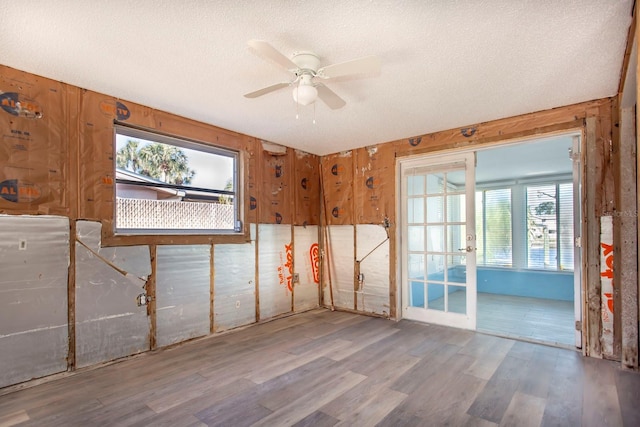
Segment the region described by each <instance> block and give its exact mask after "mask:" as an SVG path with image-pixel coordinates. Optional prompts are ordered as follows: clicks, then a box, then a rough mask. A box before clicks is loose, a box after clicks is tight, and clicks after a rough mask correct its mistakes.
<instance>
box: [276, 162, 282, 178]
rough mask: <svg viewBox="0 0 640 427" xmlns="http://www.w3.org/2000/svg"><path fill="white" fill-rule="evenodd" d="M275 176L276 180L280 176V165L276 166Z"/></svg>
mask: <svg viewBox="0 0 640 427" xmlns="http://www.w3.org/2000/svg"><path fill="white" fill-rule="evenodd" d="M275 175H276V178H280V177H281V176H282V165H276V167H275Z"/></svg>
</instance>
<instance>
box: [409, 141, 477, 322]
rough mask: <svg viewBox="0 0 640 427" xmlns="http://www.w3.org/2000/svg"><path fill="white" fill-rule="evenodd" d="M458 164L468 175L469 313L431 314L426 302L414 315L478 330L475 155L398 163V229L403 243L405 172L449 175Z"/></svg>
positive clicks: (461, 153)
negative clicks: (429, 171) (423, 170)
mask: <svg viewBox="0 0 640 427" xmlns="http://www.w3.org/2000/svg"><path fill="white" fill-rule="evenodd" d="M456 164H457V165H464V166H462V167H460V166H459V167H458V168H456V170H464V174H465V193H466V197H465V200H466V203H465V211H466V212H465V221H464V222H466V224H467V227H466V228H465V230H466V234H467V238H466V244H467V245H468V247H470V248H472V249H471V250H470V251H469V250H468V251H467V255H466V258H465V260H466V262H465V265H466V266H467V269H466V281H465V288H466V298H465V300H466V310H465V313H464V314H462V313H454V312H448V311H439V310H435V309H434V310H430V309H429V308H428V306H427V303H426V301H425V307H424V308H419V307H416V309H415V311H416V314H417V316H416V317H423V316H424V321H425V322H430V323H437V324H442V325H445V326H453V327H458V328H463V329H471V330H475V329H476V307H477V298H476V294H477V284H476V263H475V257H476V253H475V246H476V242H475V238H476V237H475V218H474V217H475V201H474V199H475V164H476V156H475V152H474V151H469V150H467V151H465V152H458V153H447V154H443V155H434V156H416V157H411V158H403V159H400V160H399V163H398V166H399V168H398V178H399V181H400V182H399V186H400V191H399V192H398V194H399V195H400V197H398V199H399V200H398V218H400V220H399V221H398V222H399V224H400V228H399V230H400V232H399V233H397V234H398V235H399V236H400V239H402V236H403V235H404V229H405V224H404V220H403V217H402V216H401V215H402V214H403V212H404V210H403V208H402V205H403V200H404V192H403V191H402V188H403V182H402V177H403V170H404V169H411V168H412V167H413V166H415V167H418V168H420V167H424V168H427V169H429V168H433V170H434V172H435V171H438V172H444V173H447V168H451V167H452V166H454V165H456ZM469 172H471V173H469ZM425 220H426V218H425ZM445 223H446V218H445ZM469 228H471V229H472V230H474V231H473V232H470V231H469ZM470 234H471V238H470V237H469V236H470ZM401 241H402V240H401ZM443 250H444V251H445V254H444V256H445V257H447V258H448V257H449V255H446V252H447V249H446V247H445V248H443ZM400 251H401V257H400V258H399V259H400V260H401V261H402V264H401V265H400V268H399V269H398V270H399V272H400V278H401V283H400V285H399V286H400V287H401V292H400V295H401V298H400V300H402V296H404V295H408V285H407V286H406V287H405V283H404V280H403V277H404V276H405V273H406V264H405V263H404V260H405V259H406V254H405V252H406V251H405V248H404V247H403V246H402V245H401V246H400ZM450 286H455V284H454V283H453V282H452V283H451V284H450ZM444 289H445V294H446V293H447V291H446V290H447V286H444ZM425 297H426V294H425ZM445 301H446V295H445ZM403 307H404V304H401V305H400V309H401V310H403ZM407 308H408V307H407ZM421 310H422V311H421ZM401 316H404V310H403V311H401ZM416 320H421V319H416Z"/></svg>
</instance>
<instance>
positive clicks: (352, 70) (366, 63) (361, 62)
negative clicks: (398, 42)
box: [317, 56, 380, 79]
mask: <svg viewBox="0 0 640 427" xmlns="http://www.w3.org/2000/svg"><path fill="white" fill-rule="evenodd" d="M379 72H380V59H379V58H378V57H377V56H365V57H364V58H359V59H354V60H352V61H347V62H341V63H339V64H333V65H328V66H326V67H324V68H320V69H319V70H318V74H317V75H318V77H321V78H323V79H330V78H334V77H342V76H348V75H351V74H378V73H379Z"/></svg>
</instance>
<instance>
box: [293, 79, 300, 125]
mask: <svg viewBox="0 0 640 427" xmlns="http://www.w3.org/2000/svg"><path fill="white" fill-rule="evenodd" d="M299 87H300V83H298V86H296V99H298V88H299ZM294 102H295V103H296V120H298V117H300V104H298V101H294Z"/></svg>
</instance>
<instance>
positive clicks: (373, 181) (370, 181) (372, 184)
mask: <svg viewBox="0 0 640 427" xmlns="http://www.w3.org/2000/svg"><path fill="white" fill-rule="evenodd" d="M365 184H366V186H367V188H369V189H371V190H374V189H376V188H378V186H379V185H380V181H379V180H378V179H377V178H374V177H372V176H370V177H369V178H367V181H366V182H365Z"/></svg>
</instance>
